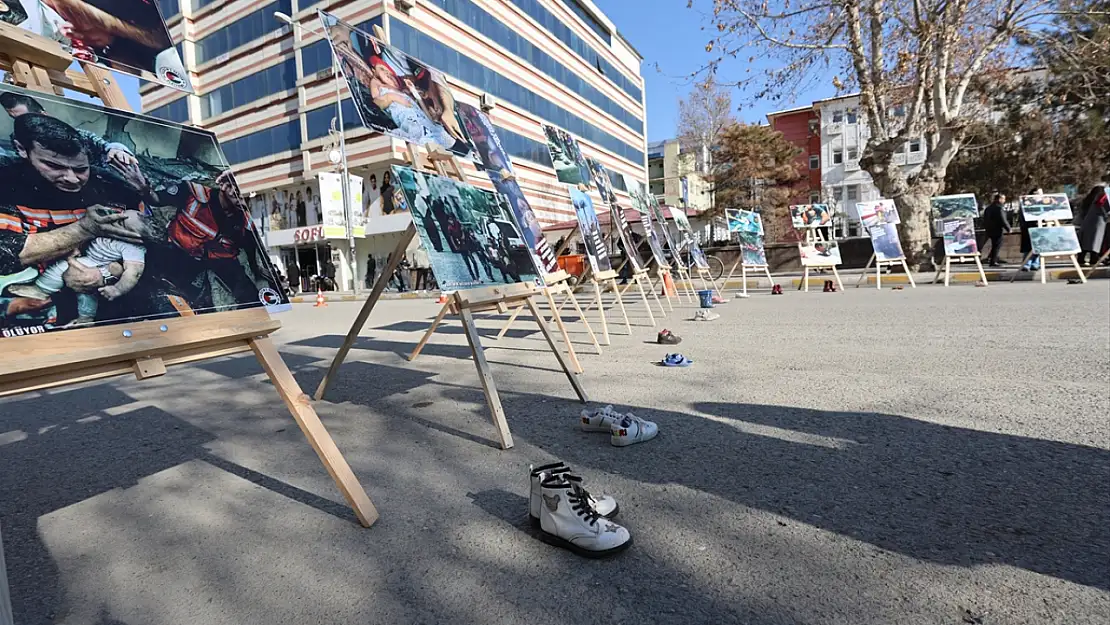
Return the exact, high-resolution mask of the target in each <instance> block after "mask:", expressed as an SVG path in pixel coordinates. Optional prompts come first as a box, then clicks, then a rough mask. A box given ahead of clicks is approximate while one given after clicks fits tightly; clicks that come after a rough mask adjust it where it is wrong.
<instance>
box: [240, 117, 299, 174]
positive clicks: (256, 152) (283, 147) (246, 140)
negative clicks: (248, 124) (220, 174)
mask: <svg viewBox="0 0 1110 625" xmlns="http://www.w3.org/2000/svg"><path fill="white" fill-rule="evenodd" d="M220 146H221V147H223V150H224V156H226V157H227V162H228V163H229V164H231V165H236V164H238V163H245V162H247V161H252V160H254V159H256V158H262V157H264V156H269V155H271V154H277V153H279V152H288V151H291V150H299V149H300V147H301V122H300V120H299V119H292V120H289V121H287V122H285V123H282V124H278V125H277V126H273V127H270V128H266V129H264V130H259V131H258V132H252V133H251V134H249V135H246V136H243V137H239V138H237V139H232V140H230V141H223V142H221V143H220Z"/></svg>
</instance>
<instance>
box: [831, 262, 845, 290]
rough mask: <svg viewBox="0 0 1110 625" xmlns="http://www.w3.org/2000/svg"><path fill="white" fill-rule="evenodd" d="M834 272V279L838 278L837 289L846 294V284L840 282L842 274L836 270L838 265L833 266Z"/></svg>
mask: <svg viewBox="0 0 1110 625" xmlns="http://www.w3.org/2000/svg"><path fill="white" fill-rule="evenodd" d="M832 270H833V277H834V278H836V287H837V288H838V289H840V292H841V293H843V292H844V283H843V282H841V281H840V272H839V271H837V270H836V265H833V268H832Z"/></svg>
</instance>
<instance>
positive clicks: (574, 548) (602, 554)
mask: <svg viewBox="0 0 1110 625" xmlns="http://www.w3.org/2000/svg"><path fill="white" fill-rule="evenodd" d="M540 540H542V541H543V542H545V543H547V544H549V545H551V546H553V547H562V548H563V549H566V550H567V551H570V552H571V553H574V554H577V555H580V556H582V557H583V558H590V559H593V560H600V559H602V558H608V557H610V556H615V555H617V554H618V553H620V552H622V551H624V550H625V549H628V548H629V547H631V546H632V536H629V537H628V542H626V543H624V544H622V545H620V546H618V547H613V548H612V549H606V550H605V551H590V550H589V549H583V548H581V547H579V546H578V545H576V544H574V543H572V542H570V541H569V540H566V539H564V538H559V537H558V536H556V535H554V534H548V533H547V532H542V531H541V532H540Z"/></svg>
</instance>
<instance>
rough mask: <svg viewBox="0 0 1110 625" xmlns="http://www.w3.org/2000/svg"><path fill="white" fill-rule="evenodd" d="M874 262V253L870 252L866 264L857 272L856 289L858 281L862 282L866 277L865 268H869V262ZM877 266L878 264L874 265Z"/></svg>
mask: <svg viewBox="0 0 1110 625" xmlns="http://www.w3.org/2000/svg"><path fill="white" fill-rule="evenodd" d="M874 262H875V254H874V253H872V254H871V259H870V260H868V261H867V265H865V266H864V268H863V271H862V272H860V274H859V280H856V288H857V289H858V288H859V285H860V283H861V282H863V281H864V280H865V279H866V278H867V270H868V269H870V268H871V263H874ZM877 266H878V265H876V267H877Z"/></svg>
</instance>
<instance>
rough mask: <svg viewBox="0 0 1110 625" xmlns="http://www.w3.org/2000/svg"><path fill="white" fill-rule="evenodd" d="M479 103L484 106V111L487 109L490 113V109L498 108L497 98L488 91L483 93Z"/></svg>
mask: <svg viewBox="0 0 1110 625" xmlns="http://www.w3.org/2000/svg"><path fill="white" fill-rule="evenodd" d="M478 105H479V106H481V107H482V110H483V111H486V112H487V113H488V112H489V111H492V110H493V109H495V108H497V98H495V97H493V96H492V95H490V94H488V93H483V94H482V95H481V96H480V97H479V98H478Z"/></svg>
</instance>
